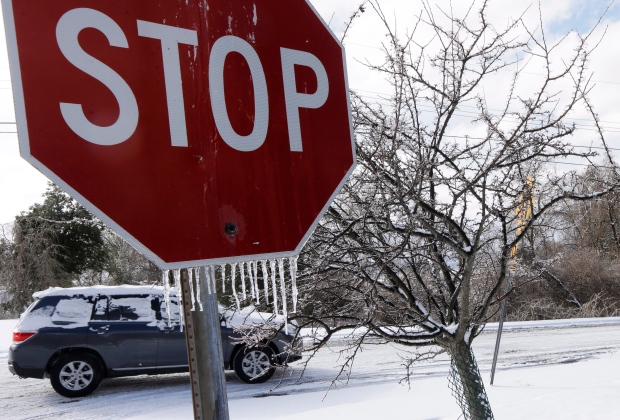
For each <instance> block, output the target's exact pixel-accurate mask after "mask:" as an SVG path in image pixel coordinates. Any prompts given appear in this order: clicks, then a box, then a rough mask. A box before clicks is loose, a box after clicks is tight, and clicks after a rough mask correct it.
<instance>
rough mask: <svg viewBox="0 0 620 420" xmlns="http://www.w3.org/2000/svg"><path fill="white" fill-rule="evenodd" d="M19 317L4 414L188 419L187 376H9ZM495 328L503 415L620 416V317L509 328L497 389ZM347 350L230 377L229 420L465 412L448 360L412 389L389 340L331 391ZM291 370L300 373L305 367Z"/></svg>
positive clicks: (420, 372)
mask: <svg viewBox="0 0 620 420" xmlns="http://www.w3.org/2000/svg"><path fill="white" fill-rule="evenodd" d="M15 323H16V321H15V320H8V321H0V390H1V391H0V418H7V419H35V418H46V419H47V418H57V417H61V416H62V418H63V419H65V418H66V419H112V418H114V419H118V418H132V419H141V420H142V419H183V418H187V419H190V418H192V410H191V396H190V392H189V377H188V375H166V376H151V377H147V376H142V377H135V378H120V379H112V380H107V381H104V382H103V384H102V385H101V387H100V388H99V389H98V390H97V391H96V392H95V393H94V394H92V395H90V396H88V397H85V398H80V399H75V400H69V399H66V398H63V397H61V396H59V395H57V394H56V393H55V392H54V391H53V389H52V388H51V386H50V385H49V382H48V381H42V380H36V379H26V380H20V379H18V378H17V377H13V376H12V375H11V374H10V373H9V372H8V370H7V369H6V359H7V351H8V346H9V344H10V339H11V331H12V329H13V326H14V325H15ZM494 329H495V328H494V326H493V325H489V328H487V331H486V332H484V333H483V334H482V335H481V336H480V337H478V339H477V340H476V342H475V343H474V350H475V353H476V357H477V359H478V362H479V365H480V368H481V370H482V372H483V376H484V379H485V382H486V387H487V392H488V394H489V400H490V402H491V406H492V407H493V411H494V413H495V416H496V418H497V419H502V420H503V419H508V420H511V419H514V420H516V419H519V420H520V419H613V418H620V398H618V395H619V394H620V375H619V373H618V372H620V319H618V318H606V319H594V320H566V321H553V322H533V323H509V324H506V325H505V330H504V336H503V339H502V347H501V354H500V361H499V367H498V370H497V372H496V376H495V385H493V386H491V385H489V383H488V379H489V370H490V365H491V359H492V355H493V347H494V344H495V331H494ZM343 348H344V347H343V344H342V342H338V341H336V342H333V343H332V344H331V345H330V348H329V349H325V350H322V351H321V352H320V353H319V354H318V355H317V357H316V358H315V359H314V360H313V361H312V362H311V363H310V364H309V366H308V369H307V371H306V373H305V375H304V377H303V378H302V379H301V380H299V381H297V380H296V379H297V376H295V372H293V373H292V374H290V373H286V375H285V377H284V378H283V380H282V384H281V386H280V387H279V388H276V389H273V388H274V387H275V386H276V385H277V384H278V381H277V379H276V377H274V379H272V380H271V381H269V382H268V383H266V384H259V385H246V384H244V383H242V382H240V381H239V380H237V379H236V377H235V376H234V374H232V373H227V387H228V396H229V406H230V414H231V419H289V418H290V419H296V420H299V419H313V420H314V419H317V418H319V419H376V418H407V419H456V418H458V417H459V415H460V411H459V408H458V407H457V405H456V403H455V402H454V399H453V397H452V395H451V392H450V390H449V389H448V381H447V378H446V375H447V372H448V367H449V362H448V359H447V358H446V357H440V358H438V359H436V360H435V361H433V362H430V363H424V364H420V365H417V367H415V368H414V375H413V377H412V380H411V383H410V388H409V387H408V386H406V385H401V384H399V380H401V379H402V378H403V376H404V369H403V367H402V364H403V360H402V358H401V356H402V355H403V354H404V349H403V348H399V347H395V346H392V345H370V346H368V347H367V348H365V350H364V351H363V352H362V353H361V354H360V357H359V359H358V360H357V361H356V366H355V369H354V371H353V374H352V375H351V378H350V380H349V385H348V386H346V387H342V386H340V385H339V386H338V388H337V389H336V390H332V391H329V392H326V391H327V389H328V387H329V386H330V384H331V382H332V380H333V378H334V376H335V374H336V372H337V362H338V357H339V355H340V353H339V351H340V350H343ZM293 367H294V370H295V369H296V370H297V371H298V370H299V369H300V368H301V364H300V363H296V364H295V365H294V366H293ZM277 375H278V374H276V376H277Z"/></svg>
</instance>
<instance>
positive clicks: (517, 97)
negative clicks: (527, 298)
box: [296, 1, 618, 419]
mask: <svg viewBox="0 0 620 420" xmlns="http://www.w3.org/2000/svg"><path fill="white" fill-rule="evenodd" d="M368 4H369V5H370V7H371V8H372V9H374V11H375V12H376V13H377V15H378V16H379V18H380V19H381V20H382V22H383V24H384V27H385V30H386V32H387V33H388V39H389V44H387V45H385V62H384V63H381V64H378V65H373V68H374V69H375V70H376V71H378V72H381V73H382V74H383V75H385V77H386V78H388V79H389V80H390V82H391V86H392V89H393V91H392V94H391V99H390V103H389V104H388V105H380V104H376V103H370V102H369V101H367V100H365V99H364V98H363V97H361V96H358V95H356V94H355V93H353V102H354V106H353V121H354V130H355V134H356V141H357V156H358V168H357V170H356V172H355V174H354V175H353V177H352V179H351V180H350V182H349V183H348V185H347V186H346V187H345V188H344V190H343V192H342V193H341V194H340V196H339V197H338V199H337V200H336V202H335V203H334V204H333V205H332V207H331V208H330V209H329V212H328V214H327V215H326V217H325V218H324V219H323V221H322V223H321V224H320V225H319V227H318V228H317V230H316V232H315V234H314V236H313V237H312V238H311V240H310V242H309V244H308V246H307V247H306V248H305V252H304V254H303V255H302V258H301V260H300V265H301V266H302V267H303V270H302V274H301V275H300V281H301V280H303V286H302V287H301V289H300V293H301V294H302V295H304V296H305V297H306V299H308V300H307V301H306V305H305V308H304V310H303V311H299V312H298V313H297V314H296V319H297V321H298V322H300V323H301V324H303V325H312V326H320V327H322V329H323V330H324V332H325V335H324V336H323V337H322V338H321V339H320V340H318V341H317V343H316V346H317V347H320V346H321V345H323V344H325V343H326V342H327V341H328V340H329V338H330V337H331V336H332V335H333V333H334V332H336V331H339V330H341V329H345V328H358V329H359V330H360V331H362V333H361V335H360V336H357V338H356V342H355V343H353V347H352V352H351V356H350V358H348V359H346V361H345V366H343V371H342V372H345V371H347V369H349V368H350V366H351V363H352V359H353V358H354V356H355V354H356V349H358V348H359V346H361V345H363V343H364V342H365V340H366V339H367V338H368V337H370V336H372V337H374V339H375V340H376V339H377V337H378V338H379V339H381V340H385V341H386V342H392V343H397V344H400V345H403V346H410V347H412V348H413V347H415V348H419V347H421V346H422V347H428V348H433V349H434V348H440V349H442V350H444V351H446V352H448V353H449V354H450V356H451V358H452V373H451V378H452V380H453V382H452V386H453V389H454V390H456V391H457V392H456V394H457V395H460V397H459V404H460V405H461V407H462V409H463V412H464V415H465V417H466V418H474V419H488V418H492V417H493V414H492V412H491V408H490V405H489V403H488V400H487V398H486V393H485V390H484V385H483V382H482V379H481V377H480V374H479V371H478V369H477V366H476V362H475V359H474V356H473V353H472V352H471V345H472V342H473V340H474V339H475V338H476V336H478V334H480V332H481V331H482V329H483V328H484V325H485V323H486V322H487V320H488V319H489V317H490V316H491V315H492V314H493V313H494V312H495V311H496V310H497V308H498V307H499V305H498V303H499V302H500V301H501V300H502V299H503V298H504V293H503V290H504V288H503V284H504V283H505V281H506V278H507V276H508V273H509V265H510V260H511V249H513V247H515V245H517V244H518V243H519V242H520V241H522V240H523V238H525V237H526V235H528V232H530V231H531V229H532V227H533V226H535V225H536V224H537V223H538V222H539V221H541V220H542V216H543V215H544V214H545V213H547V212H548V211H549V210H550V209H553V208H554V206H556V205H557V204H558V203H562V202H564V201H566V200H580V201H585V200H591V199H594V198H596V197H601V196H604V195H605V194H607V193H609V192H610V191H613V190H614V189H615V188H616V187H617V185H618V176H617V175H614V176H613V177H600V179H596V182H597V183H598V184H597V185H599V188H598V189H597V190H596V191H592V190H591V189H588V188H586V187H585V184H584V183H583V182H582V179H583V178H579V177H577V176H576V174H575V173H574V172H562V173H554V172H552V171H550V170H548V169H547V168H548V164H549V163H550V162H554V161H558V160H560V159H573V160H577V159H581V160H585V161H586V162H589V161H591V160H592V158H593V156H595V153H593V152H592V151H591V150H587V149H586V150H583V149H576V148H574V147H572V146H571V138H572V137H574V135H575V134H576V127H575V125H574V124H572V123H570V121H569V119H568V116H569V114H570V113H571V112H572V111H574V110H576V109H577V108H578V107H581V106H584V108H585V109H586V110H591V107H590V104H589V101H588V100H587V94H588V92H589V90H590V88H591V86H590V84H589V81H590V79H589V74H588V73H587V69H586V66H587V63H588V59H589V56H590V54H591V52H592V50H593V48H592V47H590V46H589V44H588V41H589V40H590V35H589V34H588V35H585V36H581V35H579V34H576V33H572V34H570V36H567V37H565V38H563V39H561V40H560V41H559V42H558V43H555V44H550V43H549V42H548V40H547V38H546V36H545V33H544V31H542V30H541V29H540V28H539V29H538V30H532V29H530V28H529V27H528V26H527V25H526V24H525V23H524V21H523V19H521V18H517V19H514V20H513V21H512V22H511V23H509V24H508V25H507V27H505V28H504V29H497V28H496V27H494V26H493V25H492V24H491V23H490V22H489V20H488V16H487V14H488V10H487V9H488V5H487V2H486V1H484V2H481V4H477V3H472V4H471V5H470V9H469V10H468V11H467V12H466V13H465V15H464V16H460V17H457V16H455V15H454V14H453V13H452V11H451V10H448V11H445V10H442V9H441V8H439V7H438V6H433V5H431V4H429V3H427V2H424V3H423V10H422V11H421V13H420V14H419V16H418V17H417V20H416V21H415V24H414V25H413V28H410V29H409V31H408V32H407V33H405V34H404V35H403V33H401V32H398V31H397V30H396V29H394V26H393V25H391V24H390V22H389V20H388V19H387V17H386V16H385V14H384V13H383V11H382V10H381V7H380V5H379V2H378V1H370V2H369V3H368ZM540 23H541V27H542V19H541V22H540ZM428 31H430V32H431V34H432V35H431V36H430V37H428V36H426V35H424V34H426V33H428ZM419 34H421V35H419ZM419 39H428V42H426V41H424V42H425V43H422V42H421V41H419ZM571 42H572V43H573V44H572V45H571V47H572V49H570V50H569V51H570V52H569V55H566V54H564V56H561V57H556V55H557V54H558V52H559V50H560V49H562V48H565V47H566V45H567V44H570V43H571ZM560 58H561V60H560ZM530 59H531V60H535V61H537V62H538V63H539V64H541V65H542V69H543V70H542V72H541V73H542V74H540V75H538V76H537V77H536V78H534V79H531V78H530V80H529V81H528V82H527V89H525V90H524V89H522V85H521V82H522V79H523V78H524V73H523V66H522V65H521V63H523V62H527V61H528V60H530ZM558 63H561V64H558ZM506 72H508V73H510V74H512V78H511V79H510V82H509V83H508V85H509V86H508V87H509V88H508V89H507V96H506V97H505V99H504V101H503V103H502V105H501V107H498V106H496V105H489V103H488V101H487V99H486V96H485V90H484V88H485V83H487V81H489V80H493V77H494V76H498V75H502V74H504V73H506ZM532 80H533V81H532ZM592 115H595V114H592ZM593 118H595V117H593ZM603 145H604V142H603ZM603 147H605V146H603ZM608 155H609V154H608ZM614 174H615V173H614ZM591 175H592V177H594V178H596V177H597V173H596V171H593V172H592V174H591ZM530 177H532V178H533V179H534V190H535V193H536V195H537V197H538V199H537V200H536V205H535V207H534V209H533V212H532V215H531V218H530V219H529V221H528V222H527V224H525V226H521V229H519V230H517V228H518V226H517V221H516V213H515V208H516V207H517V206H519V205H521V206H523V205H524V204H525V203H524V202H525V200H529V198H527V197H525V195H524V194H523V191H524V188H525V186H526V185H527V184H528V181H527V180H528V178H530ZM588 185H593V180H590V182H589V184H588Z"/></svg>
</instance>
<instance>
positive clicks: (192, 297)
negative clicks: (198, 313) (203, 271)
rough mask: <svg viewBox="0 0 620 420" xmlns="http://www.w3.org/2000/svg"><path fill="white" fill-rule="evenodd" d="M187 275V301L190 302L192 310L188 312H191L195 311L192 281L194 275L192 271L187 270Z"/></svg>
mask: <svg viewBox="0 0 620 420" xmlns="http://www.w3.org/2000/svg"><path fill="white" fill-rule="evenodd" d="M187 275H188V277H189V300H190V302H192V309H190V310H191V311H192V312H193V311H195V310H196V305H195V304H194V303H195V302H196V296H195V295H194V280H193V279H194V278H195V277H196V275H195V273H194V269H193V268H188V269H187Z"/></svg>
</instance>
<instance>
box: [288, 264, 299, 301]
mask: <svg viewBox="0 0 620 420" xmlns="http://www.w3.org/2000/svg"><path fill="white" fill-rule="evenodd" d="M297 258H299V257H293V258H289V260H288V269H289V271H290V272H291V286H292V289H293V312H297Z"/></svg>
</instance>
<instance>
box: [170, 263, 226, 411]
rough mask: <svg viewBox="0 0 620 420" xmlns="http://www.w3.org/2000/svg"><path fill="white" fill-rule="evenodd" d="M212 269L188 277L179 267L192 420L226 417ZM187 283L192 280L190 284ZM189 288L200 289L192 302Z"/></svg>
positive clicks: (222, 363)
mask: <svg viewBox="0 0 620 420" xmlns="http://www.w3.org/2000/svg"><path fill="white" fill-rule="evenodd" d="M212 269H213V268H212V267H210V269H209V272H207V269H206V268H205V267H201V268H200V274H199V276H198V278H190V275H189V272H188V271H187V270H181V293H182V296H183V314H184V318H185V337H186V340H187V354H188V359H189V372H190V379H191V385H192V401H193V407H194V419H195V420H228V419H229V416H228V397H227V394H226V377H225V376H224V355H223V353H222V336H221V332H220V315H219V311H218V306H217V298H216V293H215V281H214V278H213V272H212V271H211V270H212ZM190 282H193V284H192V287H190ZM198 285H200V288H198V287H197V286H198ZM191 290H201V291H203V293H201V294H202V296H196V297H195V302H192V299H193V296H192V293H191ZM203 297H204V298H203ZM201 304H202V305H201ZM201 306H202V308H201ZM192 307H194V310H192Z"/></svg>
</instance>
